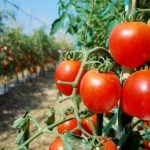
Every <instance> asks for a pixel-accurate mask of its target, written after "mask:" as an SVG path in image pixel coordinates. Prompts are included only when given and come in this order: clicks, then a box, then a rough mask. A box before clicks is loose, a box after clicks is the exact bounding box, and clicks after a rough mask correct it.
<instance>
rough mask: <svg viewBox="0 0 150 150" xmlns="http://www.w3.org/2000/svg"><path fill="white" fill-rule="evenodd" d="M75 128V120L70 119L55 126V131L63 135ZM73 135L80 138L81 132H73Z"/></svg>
mask: <svg viewBox="0 0 150 150" xmlns="http://www.w3.org/2000/svg"><path fill="white" fill-rule="evenodd" d="M76 127H77V119H71V120H69V121H66V122H64V123H62V124H60V125H58V126H57V131H58V133H60V134H63V133H65V132H67V131H70V130H73V129H74V128H76ZM74 134H76V135H79V136H81V134H82V132H81V131H80V130H79V129H77V130H75V131H74Z"/></svg>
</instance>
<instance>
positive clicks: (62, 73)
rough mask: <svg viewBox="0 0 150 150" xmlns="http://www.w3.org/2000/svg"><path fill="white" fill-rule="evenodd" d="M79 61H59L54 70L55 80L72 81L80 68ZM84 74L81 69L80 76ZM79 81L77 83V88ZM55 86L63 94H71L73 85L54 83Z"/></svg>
mask: <svg viewBox="0 0 150 150" xmlns="http://www.w3.org/2000/svg"><path fill="white" fill-rule="evenodd" d="M80 65H81V63H80V62H79V61H75V60H65V61H63V62H61V63H60V64H59V65H58V66H57V68H56V72H55V82H57V81H58V80H61V81H65V82H73V81H74V80H75V78H76V76H77V74H78V71H79V69H80ZM84 74H85V71H83V74H82V76H83V75H84ZM79 85H80V82H79V83H78V89H79ZM56 86H57V88H58V89H59V90H60V91H61V92H62V93H63V94H64V95H67V96H68V95H71V93H72V90H73V87H72V86H71V85H64V84H56Z"/></svg>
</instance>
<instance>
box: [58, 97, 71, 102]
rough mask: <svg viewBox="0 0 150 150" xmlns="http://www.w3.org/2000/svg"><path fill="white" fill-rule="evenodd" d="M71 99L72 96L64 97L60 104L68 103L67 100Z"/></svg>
mask: <svg viewBox="0 0 150 150" xmlns="http://www.w3.org/2000/svg"><path fill="white" fill-rule="evenodd" d="M71 98H72V96H67V97H64V98H61V99H59V100H58V102H59V103H62V102H64V101H66V100H68V99H71Z"/></svg>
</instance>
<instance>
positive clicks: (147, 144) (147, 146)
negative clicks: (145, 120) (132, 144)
mask: <svg viewBox="0 0 150 150" xmlns="http://www.w3.org/2000/svg"><path fill="white" fill-rule="evenodd" d="M143 144H144V147H145V150H150V142H148V141H147V140H144V141H143Z"/></svg>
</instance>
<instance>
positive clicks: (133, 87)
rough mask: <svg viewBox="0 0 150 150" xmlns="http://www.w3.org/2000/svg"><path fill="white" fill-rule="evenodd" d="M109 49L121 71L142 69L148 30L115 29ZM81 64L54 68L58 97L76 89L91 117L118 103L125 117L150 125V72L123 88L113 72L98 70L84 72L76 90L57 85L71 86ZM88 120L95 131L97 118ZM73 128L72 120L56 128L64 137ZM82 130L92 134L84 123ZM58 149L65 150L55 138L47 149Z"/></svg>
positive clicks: (139, 26)
mask: <svg viewBox="0 0 150 150" xmlns="http://www.w3.org/2000/svg"><path fill="white" fill-rule="evenodd" d="M109 49H110V53H111V56H112V58H113V59H114V61H115V62H116V63H118V64H120V65H121V66H123V67H128V68H135V67H139V66H141V65H144V63H146V62H147V61H148V60H149V58H150V27H149V26H148V25H147V24H145V23H143V22H125V23H121V24H119V25H117V26H116V27H115V28H114V29H113V30H112V32H111V33H110V37H109ZM81 64H82V62H80V61H78V60H64V61H63V62H61V63H60V64H59V65H58V66H57V68H56V72H55V81H56V86H57V88H58V89H59V91H60V92H61V93H63V94H64V95H66V96H69V95H71V94H72V91H73V88H77V94H79V95H80V97H81V100H82V101H83V103H84V104H85V106H86V107H87V108H88V110H90V111H91V112H93V113H107V112H109V111H110V110H111V109H112V108H114V107H117V106H118V102H120V107H121V108H122V110H123V111H124V112H125V113H127V114H128V115H131V116H133V117H138V118H139V119H141V120H145V121H150V70H139V71H136V72H134V73H133V74H131V75H130V76H129V77H128V78H127V79H126V80H125V82H124V83H123V85H122V84H121V82H120V79H119V77H118V76H117V75H116V74H115V73H114V72H100V71H98V70H97V69H91V70H87V69H86V68H84V69H83V71H82V74H81V76H80V80H79V82H78V84H77V85H76V87H74V86H72V85H70V84H58V83H57V81H58V80H59V81H63V82H68V83H70V82H74V80H75V79H76V77H77V75H78V73H79V70H80V67H81ZM91 120H92V122H93V123H94V126H95V127H96V124H97V118H96V115H93V116H92V117H91ZM76 126H77V120H76V119H73V120H70V121H68V122H65V123H63V124H61V125H59V126H58V127H57V129H58V132H59V133H64V132H65V131H68V130H72V129H74V128H75V127H76ZM82 128H84V129H85V130H86V131H87V132H88V133H90V134H92V130H91V127H90V126H89V124H88V121H87V120H86V119H83V120H82ZM75 134H77V135H81V134H82V133H81V131H80V130H76V131H75ZM106 141H107V142H108V141H109V142H110V140H105V142H104V143H106ZM55 142H56V143H59V144H58V145H57V144H56V143H55ZM54 143H55V144H54ZM60 143H61V144H60ZM112 143H113V142H112V141H111V144H112ZM111 144H109V149H111V150H116V149H117V147H116V146H114V145H115V144H114V143H113V146H112V148H110V147H111V146H110V145H111ZM54 145H55V146H54ZM56 145H57V146H56ZM60 145H61V146H62V147H64V145H63V143H62V141H61V139H60V138H56V139H55V141H54V142H53V143H51V145H50V148H49V149H50V150H54V149H55V150H57V149H59V146H60ZM103 147H104V148H103V149H104V150H108V149H107V148H106V147H105V144H104V145H103Z"/></svg>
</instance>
